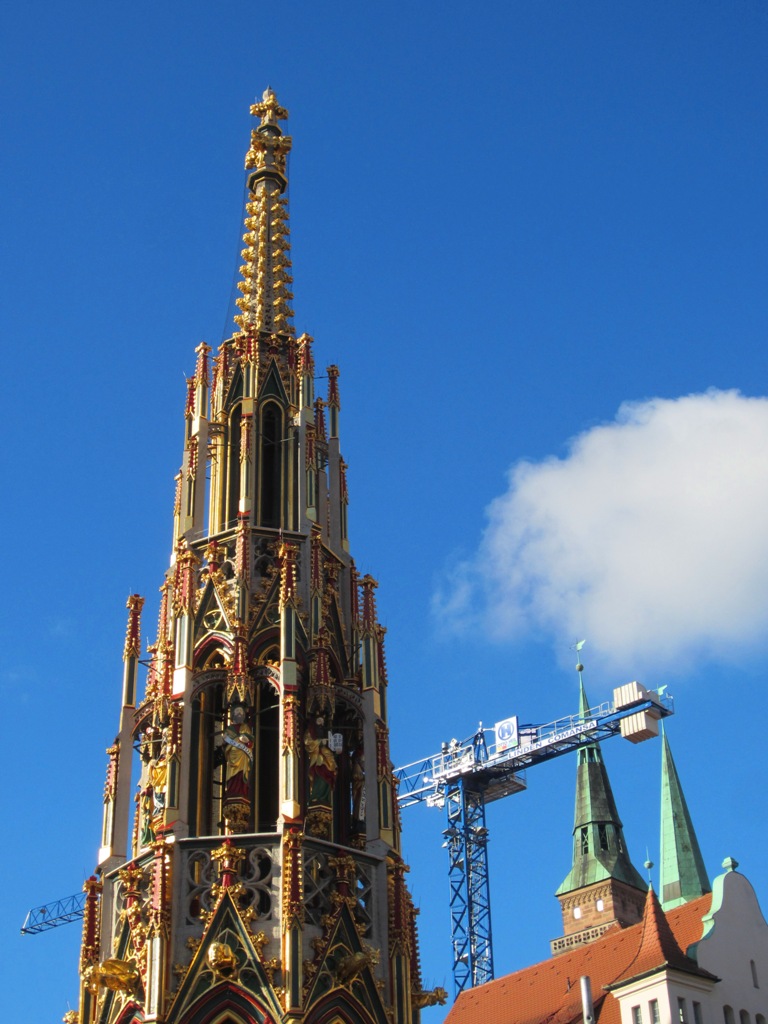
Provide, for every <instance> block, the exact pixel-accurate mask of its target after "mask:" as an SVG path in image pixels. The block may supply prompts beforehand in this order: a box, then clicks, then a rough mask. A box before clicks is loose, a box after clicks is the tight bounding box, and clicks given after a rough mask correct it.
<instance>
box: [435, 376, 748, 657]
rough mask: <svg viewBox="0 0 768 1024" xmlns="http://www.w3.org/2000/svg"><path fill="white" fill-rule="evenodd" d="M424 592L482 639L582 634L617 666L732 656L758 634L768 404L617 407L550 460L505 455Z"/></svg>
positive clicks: (732, 395) (721, 401) (712, 400)
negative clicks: (463, 549)
mask: <svg viewBox="0 0 768 1024" xmlns="http://www.w3.org/2000/svg"><path fill="white" fill-rule="evenodd" d="M487 516H488V525H487V527H486V529H485V532H484V534H483V537H482V540H481V541H480V544H479V546H478V550H477V552H476V554H475V556H474V557H473V558H472V559H470V560H467V561H465V562H463V563H461V564H460V565H459V566H458V567H457V568H456V569H455V570H454V571H453V573H452V574H451V577H450V579H447V580H446V581H445V582H444V584H443V586H442V587H441V591H440V593H439V594H438V595H437V597H436V599H435V607H436V611H437V613H438V614H439V615H440V617H441V618H442V619H443V621H444V622H448V623H449V624H453V625H457V624H458V623H459V622H467V621H469V620H471V621H472V622H473V623H474V625H477V624H478V619H479V620H481V621H482V624H483V626H484V628H485V629H486V630H488V631H489V632H490V633H491V635H493V636H495V637H496V638H497V639H507V638H517V637H519V636H521V635H524V634H525V633H526V632H529V631H533V632H535V633H537V634H541V632H542V631H543V632H544V633H546V634H550V635H552V636H553V637H556V638H557V642H558V645H562V644H563V643H564V641H565V640H566V639H568V638H570V639H571V640H576V639H580V638H581V637H582V636H584V637H587V638H588V639H589V649H590V652H591V657H592V656H594V655H597V656H598V657H599V658H600V659H601V660H602V661H603V662H604V663H607V664H610V665H614V666H617V667H623V668H626V667H627V666H628V665H630V666H634V665H637V666H638V667H644V668H645V667H650V666H651V665H652V666H654V667H662V668H663V667H666V668H667V669H673V668H681V667H684V666H685V665H687V664H688V663H689V662H690V660H691V659H692V658H694V657H696V658H702V657H712V658H715V659H721V660H725V661H729V660H738V659H739V657H740V656H741V655H743V654H744V652H745V650H747V649H749V650H750V651H751V650H754V648H755V647H756V646H757V645H760V644H762V643H764V642H765V639H766V634H767V633H768V629H767V628H766V627H767V626H768V523H767V518H768V399H765V398H746V397H744V396H743V395H741V394H740V393H739V392H737V391H715V390H712V391H709V392H707V393H706V394H698V395H687V396H685V397H682V398H677V399H672V400H670V399H652V400H650V401H647V402H641V403H631V404H630V403H627V404H625V405H623V406H622V407H621V409H620V410H619V412H618V415H617V417H616V420H615V421H614V422H613V423H609V424H605V425H602V426H598V427H595V428H593V429H591V430H588V431H586V432H585V433H583V434H580V435H579V436H578V437H576V438H575V439H574V440H572V441H571V442H570V444H569V446H568V454H567V455H566V457H565V458H554V457H552V458H548V459H546V460H545V461H543V462H540V463H531V462H519V463H517V464H516V465H514V466H513V467H512V469H511V470H510V473H509V488H508V490H507V491H506V493H505V494H503V495H501V496H500V497H498V498H496V499H495V500H494V501H493V502H492V503H491V505H490V506H489V508H488V509H487Z"/></svg>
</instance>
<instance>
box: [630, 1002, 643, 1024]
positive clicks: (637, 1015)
mask: <svg viewBox="0 0 768 1024" xmlns="http://www.w3.org/2000/svg"><path fill="white" fill-rule="evenodd" d="M632 1024H643V1011H642V1010H641V1009H640V1007H639V1006H633V1007H632Z"/></svg>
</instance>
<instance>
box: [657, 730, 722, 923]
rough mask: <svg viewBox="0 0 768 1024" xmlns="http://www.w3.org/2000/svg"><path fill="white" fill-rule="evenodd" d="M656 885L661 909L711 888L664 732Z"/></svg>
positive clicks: (695, 896)
mask: <svg viewBox="0 0 768 1024" xmlns="http://www.w3.org/2000/svg"><path fill="white" fill-rule="evenodd" d="M659 889H660V890H661V905H662V907H663V908H664V910H670V909H671V908H672V907H678V906H680V904H681V903H687V902H688V901H689V900H695V899H696V898H697V897H698V896H703V895H704V894H705V893H708V892H711V891H712V889H711V887H710V884H709V879H708V878H707V871H706V868H705V867H704V860H703V858H702V856H701V850H700V849H699V842H698V840H697V839H696V833H695V832H694V830H693V824H692V822H691V815H690V814H689V812H688V805H687V804H686V802H685V796H684V795H683V789H682V786H681V785H680V779H679V778H678V775H677V769H676V768H675V762H674V761H673V760H672V751H671V750H670V749H669V741H668V740H667V736H666V733H664V734H663V736H662V741H661V867H660V871H659Z"/></svg>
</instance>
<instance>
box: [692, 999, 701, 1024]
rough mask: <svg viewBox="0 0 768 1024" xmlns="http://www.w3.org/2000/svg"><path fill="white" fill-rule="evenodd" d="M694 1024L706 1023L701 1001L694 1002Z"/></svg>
mask: <svg viewBox="0 0 768 1024" xmlns="http://www.w3.org/2000/svg"><path fill="white" fill-rule="evenodd" d="M693 1024H704V1018H703V1017H702V1015H701V1003H694V1004H693Z"/></svg>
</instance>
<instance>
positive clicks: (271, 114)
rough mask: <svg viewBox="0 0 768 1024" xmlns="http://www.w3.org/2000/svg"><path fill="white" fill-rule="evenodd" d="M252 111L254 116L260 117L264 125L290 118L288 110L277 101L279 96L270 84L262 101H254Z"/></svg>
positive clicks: (274, 123)
mask: <svg viewBox="0 0 768 1024" xmlns="http://www.w3.org/2000/svg"><path fill="white" fill-rule="evenodd" d="M251 113H252V114H253V116H254V117H260V118H261V123H262V125H268V124H272V125H276V124H277V122H278V121H287V120H288V111H287V110H286V109H285V107H281V106H280V104H279V103H278V102H277V96H275V94H274V93H273V92H272V90H271V89H270V87H269V86H267V88H266V89H265V90H264V95H263V96H262V97H261V103H254V104H252V106H251Z"/></svg>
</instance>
